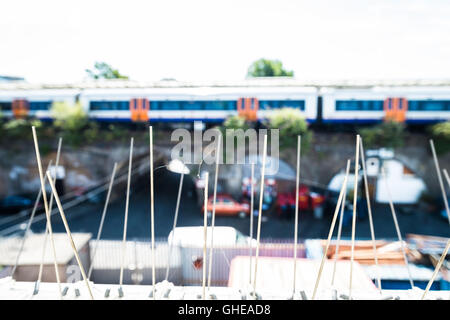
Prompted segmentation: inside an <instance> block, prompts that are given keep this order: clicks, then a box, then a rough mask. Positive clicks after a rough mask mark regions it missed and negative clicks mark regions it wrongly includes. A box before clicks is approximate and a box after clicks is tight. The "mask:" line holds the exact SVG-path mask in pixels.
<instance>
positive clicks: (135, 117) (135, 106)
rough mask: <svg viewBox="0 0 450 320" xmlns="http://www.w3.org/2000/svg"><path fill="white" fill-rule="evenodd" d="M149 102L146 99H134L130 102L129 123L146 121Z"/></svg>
mask: <svg viewBox="0 0 450 320" xmlns="http://www.w3.org/2000/svg"><path fill="white" fill-rule="evenodd" d="M149 110H150V101H148V99H146V98H136V99H131V100H130V112H131V121H134V122H136V121H144V122H145V121H148V111H149Z"/></svg>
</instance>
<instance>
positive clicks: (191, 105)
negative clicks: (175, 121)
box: [182, 101, 204, 110]
mask: <svg viewBox="0 0 450 320" xmlns="http://www.w3.org/2000/svg"><path fill="white" fill-rule="evenodd" d="M182 105H183V107H182V109H183V110H203V108H204V102H203V101H183V103H182Z"/></svg>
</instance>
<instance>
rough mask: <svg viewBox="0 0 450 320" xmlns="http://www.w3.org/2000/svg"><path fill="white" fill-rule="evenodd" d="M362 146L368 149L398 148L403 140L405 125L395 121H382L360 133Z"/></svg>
mask: <svg viewBox="0 0 450 320" xmlns="http://www.w3.org/2000/svg"><path fill="white" fill-rule="evenodd" d="M360 135H361V137H362V139H363V141H364V145H366V146H367V147H369V148H374V147H376V148H393V149H395V148H399V147H402V146H403V143H404V138H405V124H404V123H401V122H395V121H384V122H382V123H380V124H377V125H375V126H373V127H371V128H364V129H362V130H361V131H360Z"/></svg>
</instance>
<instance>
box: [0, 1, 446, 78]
mask: <svg viewBox="0 0 450 320" xmlns="http://www.w3.org/2000/svg"><path fill="white" fill-rule="evenodd" d="M449 17H450V1H448V0H392V1H387V0H373V1H369V0H366V1H364V0H349V1H344V0H341V1H336V0H330V1H326V0H314V1H313V0H311V1H285V0H255V1H252V0H246V1H242V0H237V1H235V0H226V1H225V0H224V1H213V0H204V1H203V0H195V1H187V0H164V1H151V0H147V1H132V0H126V1H125V0H124V1H113V0H105V1H103V0H102V1H94V0H90V1H82V0H56V1H50V0H31V1H24V0H2V1H1V2H0V74H1V75H17V76H23V77H25V78H26V79H27V80H29V81H32V82H62V81H79V80H82V79H83V78H84V77H85V71H84V70H85V69H86V68H89V67H92V66H93V64H94V62H95V61H105V62H108V63H110V64H111V65H113V66H114V67H116V68H118V69H119V70H120V72H121V73H123V74H125V75H128V76H130V77H131V78H132V79H135V80H159V79H161V78H176V79H177V80H240V79H243V78H245V75H246V71H247V68H248V66H249V65H250V64H251V62H252V61H254V60H256V59H258V58H261V57H265V58H270V59H280V60H281V61H282V62H283V63H284V65H285V67H286V68H288V69H292V70H294V72H295V76H296V78H299V79H354V78H363V79H371V78H377V79H380V78H381V79H387V78H402V79H403V78H415V79H418V78H450V18H449Z"/></svg>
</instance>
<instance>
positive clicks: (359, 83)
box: [0, 77, 450, 90]
mask: <svg viewBox="0 0 450 320" xmlns="http://www.w3.org/2000/svg"><path fill="white" fill-rule="evenodd" d="M448 86H450V79H420V80H414V79H410V80H408V79H403V80H402V79H397V80H396V79H391V80H376V79H372V80H370V79H369V80H361V79H358V80H299V79H295V78H290V77H267V78H265V77H262V78H247V79H244V80H239V81H177V80H160V81H135V80H122V79H113V80H87V81H82V82H73V83H30V82H26V81H11V82H5V83H1V82H0V90H45V89H80V90H82V89H128V88H201V87H215V88H227V87H229V88H232V87H242V88H244V87H286V88H288V87H304V88H305V87H314V88H322V87H323V88H373V87H448Z"/></svg>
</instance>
